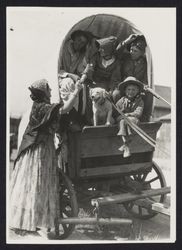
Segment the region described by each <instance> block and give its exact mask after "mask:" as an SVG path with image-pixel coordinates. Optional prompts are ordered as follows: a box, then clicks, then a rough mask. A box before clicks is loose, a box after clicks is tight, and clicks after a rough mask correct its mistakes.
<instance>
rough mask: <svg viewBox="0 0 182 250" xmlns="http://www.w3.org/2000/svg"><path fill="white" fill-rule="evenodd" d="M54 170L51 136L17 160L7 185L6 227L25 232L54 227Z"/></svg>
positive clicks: (56, 198)
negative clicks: (8, 206)
mask: <svg viewBox="0 0 182 250" xmlns="http://www.w3.org/2000/svg"><path fill="white" fill-rule="evenodd" d="M57 170H58V169H57V157H56V154H55V147H54V142H53V137H52V136H49V137H48V140H47V141H46V143H41V144H40V145H37V146H33V147H32V148H30V149H29V150H27V151H26V153H25V154H24V155H22V156H21V157H20V159H19V160H18V161H17V163H16V165H15V168H14V170H13V173H12V177H11V183H10V217H9V226H10V227H12V228H19V229H23V230H28V231H35V230H36V227H44V228H52V227H54V220H55V218H56V217H57V216H58V213H59V210H58V202H59V201H58V174H57Z"/></svg>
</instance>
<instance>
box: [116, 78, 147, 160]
mask: <svg viewBox="0 0 182 250" xmlns="http://www.w3.org/2000/svg"><path fill="white" fill-rule="evenodd" d="M143 87H144V84H143V83H142V82H140V81H138V80H137V79H136V78H135V77H132V76H129V77H127V78H126V79H125V80H124V81H123V82H121V83H120V84H119V87H118V88H119V90H120V92H121V93H125V95H124V96H123V97H122V98H121V99H120V100H118V102H117V103H116V107H117V109H118V111H121V112H122V113H123V114H124V115H125V116H126V117H127V118H128V119H129V120H130V121H131V122H133V123H135V124H138V123H139V121H140V119H141V116H142V114H143V109H144V101H143V100H142V97H141V92H142V91H143ZM117 122H118V123H119V132H118V135H120V136H122V140H123V145H122V146H121V147H120V148H119V150H120V151H124V153H123V157H129V156H130V155H131V152H130V148H129V143H130V135H131V129H130V127H129V125H127V123H126V121H125V120H124V119H123V117H122V115H121V114H120V115H118V117H117Z"/></svg>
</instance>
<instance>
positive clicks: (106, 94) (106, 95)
mask: <svg viewBox="0 0 182 250" xmlns="http://www.w3.org/2000/svg"><path fill="white" fill-rule="evenodd" d="M102 94H103V98H104V99H105V98H107V97H108V93H107V91H106V90H105V89H104V90H103V93H102Z"/></svg>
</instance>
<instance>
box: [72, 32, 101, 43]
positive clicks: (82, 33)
mask: <svg viewBox="0 0 182 250" xmlns="http://www.w3.org/2000/svg"><path fill="white" fill-rule="evenodd" d="M77 36H85V37H86V38H87V39H88V40H89V41H90V40H91V39H92V38H93V37H96V36H95V35H94V34H92V33H91V32H90V31H85V30H75V31H73V32H72V33H71V35H70V37H71V39H72V40H74V39H75V37H77ZM96 38H97V37H96Z"/></svg>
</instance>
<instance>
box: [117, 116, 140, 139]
mask: <svg viewBox="0 0 182 250" xmlns="http://www.w3.org/2000/svg"><path fill="white" fill-rule="evenodd" d="M127 118H128V119H129V120H130V121H131V122H133V123H134V124H138V122H139V120H138V118H136V117H127ZM131 134H132V133H131V128H130V126H129V125H127V123H126V122H125V121H124V119H122V118H121V120H120V121H119V132H118V135H122V136H128V135H131Z"/></svg>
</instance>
